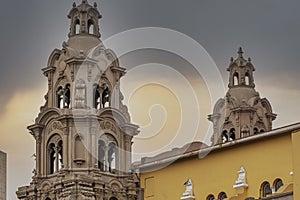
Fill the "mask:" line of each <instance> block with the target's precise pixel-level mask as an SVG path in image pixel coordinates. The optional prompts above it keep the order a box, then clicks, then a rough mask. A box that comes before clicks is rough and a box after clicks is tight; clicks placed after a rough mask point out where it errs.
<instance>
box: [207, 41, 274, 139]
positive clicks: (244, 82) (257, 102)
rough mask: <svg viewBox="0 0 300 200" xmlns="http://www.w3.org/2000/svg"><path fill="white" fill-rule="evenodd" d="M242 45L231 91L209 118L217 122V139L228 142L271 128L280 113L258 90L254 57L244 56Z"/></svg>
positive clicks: (233, 66) (231, 74) (230, 69)
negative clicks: (274, 109) (254, 75)
mask: <svg viewBox="0 0 300 200" xmlns="http://www.w3.org/2000/svg"><path fill="white" fill-rule="evenodd" d="M243 53H244V52H243V50H242V48H241V47H240V48H239V50H238V57H237V58H236V59H233V58H231V61H230V64H229V67H228V68H227V71H228V72H229V83H228V91H227V93H226V96H225V98H221V99H219V100H218V101H217V103H216V104H215V107H214V111H213V114H212V115H209V116H208V119H209V120H210V121H211V122H212V123H213V124H214V138H213V141H214V142H217V143H222V142H228V141H232V140H235V139H239V138H243V137H247V136H251V135H254V134H258V133H262V132H265V131H270V130H271V129H272V121H273V120H274V119H275V118H276V115H275V114H273V113H272V107H271V104H270V103H269V101H268V100H267V99H266V98H260V95H259V93H258V92H257V91H256V90H255V84H254V77H253V72H254V71H255V68H254V66H253V65H252V63H251V59H250V58H249V59H248V60H246V59H245V58H244V57H243Z"/></svg>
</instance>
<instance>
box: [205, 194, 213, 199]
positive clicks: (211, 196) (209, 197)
mask: <svg viewBox="0 0 300 200" xmlns="http://www.w3.org/2000/svg"><path fill="white" fill-rule="evenodd" d="M206 200H215V196H214V195H212V194H210V195H208V196H207V197H206Z"/></svg>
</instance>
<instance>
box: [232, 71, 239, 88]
mask: <svg viewBox="0 0 300 200" xmlns="http://www.w3.org/2000/svg"><path fill="white" fill-rule="evenodd" d="M238 84H239V74H238V73H237V72H235V73H234V74H233V85H238Z"/></svg>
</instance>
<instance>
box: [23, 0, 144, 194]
mask: <svg viewBox="0 0 300 200" xmlns="http://www.w3.org/2000/svg"><path fill="white" fill-rule="evenodd" d="M68 17H69V18H70V21H71V25H70V32H69V35H68V36H69V39H68V41H66V42H64V43H63V45H62V46H63V48H62V49H61V50H58V49H55V50H54V51H53V52H52V54H51V55H50V57H49V61H48V65H47V67H46V68H44V69H43V73H44V75H45V76H46V77H47V78H48V92H47V94H46V95H45V100H46V103H45V105H44V106H42V107H41V109H40V113H39V115H38V117H37V118H36V120H35V123H34V124H33V125H31V126H29V127H28V129H29V131H30V133H31V134H32V136H33V137H34V138H35V140H36V168H35V170H34V176H33V177H32V182H31V183H30V185H29V186H24V187H20V188H19V189H18V191H17V196H18V198H19V199H23V200H25V199H26V200H27V199H36V200H54V199H59V200H71V199H72V200H73V199H78V200H79V199H82V200H134V199H137V198H138V191H139V190H138V184H139V181H138V179H137V177H136V176H135V174H133V173H131V145H132V138H133V136H135V135H137V134H138V132H139V131H138V126H137V125H134V124H132V123H131V122H130V116H129V113H128V111H127V107H126V106H125V105H123V103H122V98H123V96H122V94H121V92H120V87H119V83H120V82H119V81H120V78H121V77H122V76H123V75H124V74H125V69H124V68H122V67H120V66H119V61H118V58H117V57H116V55H115V54H114V53H113V51H112V50H110V49H106V48H105V47H104V45H103V44H102V42H101V40H100V32H99V24H98V21H99V19H100V18H101V15H100V13H99V11H98V9H97V4H96V3H95V4H94V5H93V6H91V5H89V4H88V2H87V1H86V0H83V1H82V2H81V4H80V5H78V6H77V5H76V4H75V3H74V4H73V8H72V9H71V11H70V13H69V15H68Z"/></svg>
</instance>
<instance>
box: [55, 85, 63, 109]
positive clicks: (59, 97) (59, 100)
mask: <svg viewBox="0 0 300 200" xmlns="http://www.w3.org/2000/svg"><path fill="white" fill-rule="evenodd" d="M56 96H57V108H64V90H63V88H62V87H61V86H60V87H59V88H57V90H56Z"/></svg>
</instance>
